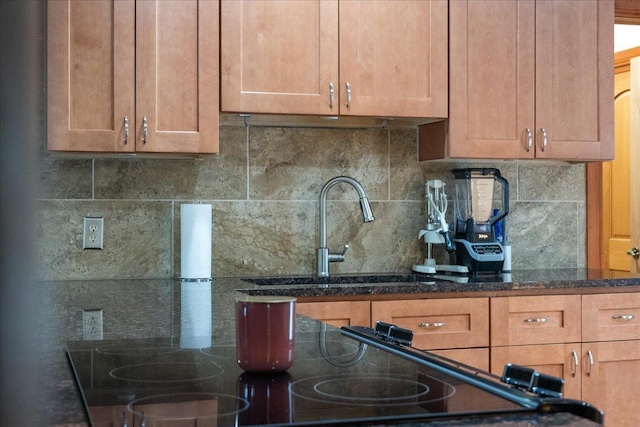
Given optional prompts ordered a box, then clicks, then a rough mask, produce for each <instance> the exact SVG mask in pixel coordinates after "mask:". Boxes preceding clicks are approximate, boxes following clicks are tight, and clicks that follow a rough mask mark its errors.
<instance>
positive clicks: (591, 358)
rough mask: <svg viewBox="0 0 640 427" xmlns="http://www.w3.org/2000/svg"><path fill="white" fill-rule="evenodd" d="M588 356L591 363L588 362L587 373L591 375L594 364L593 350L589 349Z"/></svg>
mask: <svg viewBox="0 0 640 427" xmlns="http://www.w3.org/2000/svg"><path fill="white" fill-rule="evenodd" d="M587 357H588V358H589V363H588V364H587V375H591V367H592V366H593V353H592V352H591V350H587Z"/></svg>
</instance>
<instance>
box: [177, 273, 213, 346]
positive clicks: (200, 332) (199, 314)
mask: <svg viewBox="0 0 640 427" xmlns="http://www.w3.org/2000/svg"><path fill="white" fill-rule="evenodd" d="M180 286H181V287H180V313H181V314H180V346H181V347H183V348H205V347H211V322H212V318H211V282H189V281H182V284H181V285H180Z"/></svg>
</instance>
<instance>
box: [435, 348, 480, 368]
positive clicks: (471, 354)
mask: <svg viewBox="0 0 640 427" xmlns="http://www.w3.org/2000/svg"><path fill="white" fill-rule="evenodd" d="M431 353H434V354H437V355H439V356H443V357H446V358H449V359H451V360H453V361H455V362H460V363H463V364H465V365H468V366H473V367H474V368H478V369H482V370H483V371H489V348H488V347H486V348H457V349H452V350H431Z"/></svg>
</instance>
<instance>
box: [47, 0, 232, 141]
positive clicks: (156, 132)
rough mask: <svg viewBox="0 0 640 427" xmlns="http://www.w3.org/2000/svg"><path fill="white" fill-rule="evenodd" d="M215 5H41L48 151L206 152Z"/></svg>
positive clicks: (108, 0)
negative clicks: (43, 10) (45, 20)
mask: <svg viewBox="0 0 640 427" xmlns="http://www.w3.org/2000/svg"><path fill="white" fill-rule="evenodd" d="M218 7H219V6H218V2H214V1H195V0H194V1H165V0H163V1H138V2H136V1H133V0H117V1H114V0H102V1H88V0H87V1H59V0H56V1H49V2H48V7H47V18H48V23H47V28H48V30H47V31H48V32H47V44H48V52H47V74H48V88H47V92H48V135H47V147H48V149H49V150H53V151H72V152H102V153H108V152H116V153H133V152H149V153H216V152H217V151H218V123H219V117H218V99H219V95H218V94H219V82H218V71H217V70H218V64H219V59H218V58H219V56H218V55H219V47H218V40H219V31H218V27H219V25H218V12H219V9H218Z"/></svg>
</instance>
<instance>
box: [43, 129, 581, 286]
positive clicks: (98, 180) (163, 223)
mask: <svg viewBox="0 0 640 427" xmlns="http://www.w3.org/2000/svg"><path fill="white" fill-rule="evenodd" d="M41 157H42V158H41V161H42V162H41V167H40V172H39V176H40V185H39V193H38V204H39V209H38V218H39V219H38V223H37V230H36V232H37V235H38V260H39V262H38V265H37V266H36V271H37V276H38V278H41V279H102V278H149V277H161V278H166V277H178V276H179V275H180V271H179V269H180V235H179V231H180V218H179V213H180V203H182V202H190V201H193V200H196V199H199V200H202V201H203V202H205V203H211V204H212V209H213V241H212V248H213V249H212V258H213V259H212V272H213V275H214V276H218V277H220V276H252V275H273V274H295V275H310V274H314V273H315V268H316V267H315V249H316V247H317V246H318V198H319V193H320V190H321V188H322V185H323V184H324V183H325V182H326V181H327V180H328V179H330V178H332V177H333V176H336V175H343V174H344V175H350V176H353V177H354V178H356V179H357V180H359V181H360V182H361V183H362V184H363V186H364V188H365V189H366V191H367V193H368V195H369V198H370V200H371V202H372V209H373V212H374V215H375V217H376V220H375V221H374V222H373V223H370V224H365V223H363V222H362V220H361V214H360V211H359V204H358V203H357V196H356V193H355V191H354V190H353V189H352V188H351V187H349V186H346V185H344V184H340V185H339V186H336V187H334V188H333V189H332V190H331V192H330V194H329V197H330V199H332V200H331V202H330V203H329V215H328V218H329V239H328V242H329V246H330V247H331V248H332V249H333V250H337V249H338V248H340V247H341V245H342V244H343V243H349V244H350V245H351V249H350V250H349V252H348V253H347V259H346V261H345V262H344V263H342V264H332V265H331V273H332V274H339V273H342V274H348V273H360V272H365V273H370V272H396V271H400V272H408V271H409V270H410V269H411V266H412V265H413V264H414V263H419V262H422V260H423V258H424V256H425V254H424V252H425V248H424V244H423V243H421V242H420V241H418V239H417V235H418V231H419V230H420V229H421V228H422V227H423V222H424V220H425V215H424V212H425V208H426V206H425V202H424V195H423V184H424V181H425V180H426V179H433V178H445V179H447V180H448V181H449V182H451V179H452V177H451V175H450V173H449V170H450V169H452V168H453V167H460V166H464V165H462V164H455V163H419V162H418V161H417V160H416V159H417V138H416V130H415V129H414V128H409V129H384V130H383V129H365V130H362V129H358V130H353V129H342V130H341V129H316V128H278V127H244V126H222V127H221V132H220V155H219V156H212V157H208V158H205V159H203V160H169V159H146V160H143V159H129V160H121V159H93V160H92V159H81V160H68V159H55V158H49V157H45V156H44V155H43V156H41ZM468 165H472V164H468ZM492 166H495V167H498V168H499V169H500V170H501V171H502V174H503V175H504V176H505V177H506V178H507V179H508V180H509V183H510V186H511V191H510V196H511V213H510V214H509V217H508V220H509V222H508V224H509V230H510V233H509V236H510V241H511V244H512V248H513V259H514V260H513V267H514V269H516V268H524V269H532V268H575V267H584V265H585V245H586V243H585V229H586V225H585V185H584V175H585V173H584V166H583V165H565V164H558V165H548V164H545V165H543V164H539V163H527V162H520V163H516V162H499V163H495V164H493V165H492ZM453 191H454V188H453V185H449V186H448V187H447V193H448V194H449V198H450V199H451V198H452V196H453ZM452 205H453V204H451V208H450V213H452V211H453V206H452ZM86 215H97V216H103V217H104V218H105V230H104V250H102V251H93V250H82V223H83V217H84V216H86ZM439 252H442V251H439ZM439 261H440V262H444V261H445V260H444V259H442V258H441V259H439Z"/></svg>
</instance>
